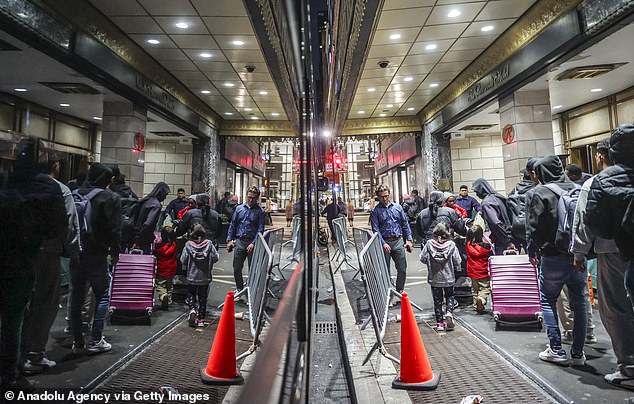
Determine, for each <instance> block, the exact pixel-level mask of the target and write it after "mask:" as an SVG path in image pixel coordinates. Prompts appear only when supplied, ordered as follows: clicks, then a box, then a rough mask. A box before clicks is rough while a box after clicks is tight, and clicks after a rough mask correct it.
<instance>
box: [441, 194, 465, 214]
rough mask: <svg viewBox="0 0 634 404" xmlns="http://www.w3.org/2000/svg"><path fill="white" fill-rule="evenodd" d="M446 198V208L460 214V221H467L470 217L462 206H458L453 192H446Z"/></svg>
mask: <svg viewBox="0 0 634 404" xmlns="http://www.w3.org/2000/svg"><path fill="white" fill-rule="evenodd" d="M444 197H445V204H444V206H446V207H448V208H451V209H453V210H454V211H455V212H456V213H457V214H458V216H459V217H460V219H466V218H468V217H469V216H468V215H467V211H466V210H464V209H463V208H462V207H461V206H460V205H458V204H456V197H455V196H454V194H452V193H451V192H445V193H444Z"/></svg>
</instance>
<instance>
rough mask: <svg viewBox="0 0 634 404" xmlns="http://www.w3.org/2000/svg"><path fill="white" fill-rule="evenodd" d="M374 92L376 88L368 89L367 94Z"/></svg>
mask: <svg viewBox="0 0 634 404" xmlns="http://www.w3.org/2000/svg"><path fill="white" fill-rule="evenodd" d="M375 91H376V88H374V87H370V88H368V92H369V93H373V92H375Z"/></svg>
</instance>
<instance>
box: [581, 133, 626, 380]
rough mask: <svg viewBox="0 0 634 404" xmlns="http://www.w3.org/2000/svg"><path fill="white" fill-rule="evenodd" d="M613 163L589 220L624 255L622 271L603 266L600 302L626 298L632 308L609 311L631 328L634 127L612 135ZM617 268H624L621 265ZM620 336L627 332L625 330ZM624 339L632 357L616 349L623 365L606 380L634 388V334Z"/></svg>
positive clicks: (595, 187) (599, 178)
mask: <svg viewBox="0 0 634 404" xmlns="http://www.w3.org/2000/svg"><path fill="white" fill-rule="evenodd" d="M609 159H610V160H611V162H612V165H611V166H610V167H607V168H606V169H604V170H603V171H601V172H600V173H599V174H597V175H596V177H595V178H594V181H593V182H592V184H591V186H590V191H589V192H588V202H587V205H586V215H585V218H586V222H587V224H588V226H589V227H590V229H591V230H592V232H593V233H594V234H596V235H597V236H599V237H602V238H605V239H608V240H614V242H615V244H616V247H617V249H618V251H619V253H620V254H621V255H620V257H619V258H620V259H621V261H623V267H622V268H620V269H619V270H618V271H617V270H614V269H613V270H612V271H607V270H605V271H602V269H603V268H602V266H601V265H600V266H599V274H600V277H601V280H600V281H599V282H600V283H601V284H602V285H605V284H606V283H607V282H610V286H609V287H608V288H607V290H606V291H604V292H603V293H601V295H600V297H599V299H602V297H601V296H602V295H604V294H605V296H604V297H605V298H609V299H615V301H618V300H622V299H623V298H624V297H625V298H629V307H628V304H627V303H626V304H625V305H623V303H620V304H611V305H610V307H609V310H610V312H612V313H614V315H619V316H629V324H630V325H631V324H632V322H631V319H632V310H633V309H634V248H633V246H634V125H631V124H628V125H621V126H619V127H618V128H615V129H614V130H613V131H612V135H611V136H610V143H609ZM617 266H619V267H620V266H621V265H618V264H617ZM616 299H618V300H616ZM600 304H601V303H600ZM615 312H618V313H615ZM602 314H603V312H602ZM602 318H603V317H602ZM611 318H612V316H610V323H612V321H613V320H611ZM622 321H628V320H622ZM611 326H612V327H614V328H621V327H622V323H621V322H620V321H619V322H616V321H615V322H614V323H612V324H611ZM612 327H610V326H608V325H606V328H607V329H608V332H609V333H610V337H611V338H613V337H612V335H613V334H612V333H611V332H610V331H609V330H610V328H612ZM620 332H627V331H625V327H623V330H622V331H620ZM626 335H627V336H626ZM622 336H623V337H624V338H626V339H625V340H623V341H624V342H625V341H627V342H626V344H628V347H629V353H630V354H629V355H627V352H628V349H626V350H621V352H620V353H617V352H616V351H617V350H616V348H615V353H616V355H617V360H618V362H619V363H618V366H617V370H616V372H614V373H611V374H608V375H606V376H605V380H606V381H607V382H608V383H611V384H616V385H623V386H632V385H634V357H633V356H632V354H631V348H632V337H631V333H630V334H622ZM613 343H614V340H613Z"/></svg>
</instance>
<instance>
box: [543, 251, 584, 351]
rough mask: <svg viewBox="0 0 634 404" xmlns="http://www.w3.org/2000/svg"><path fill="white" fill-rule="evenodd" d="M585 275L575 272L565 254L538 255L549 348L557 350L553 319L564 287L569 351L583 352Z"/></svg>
mask: <svg viewBox="0 0 634 404" xmlns="http://www.w3.org/2000/svg"><path fill="white" fill-rule="evenodd" d="M587 281H588V279H587V275H586V273H581V272H577V271H576V270H575V268H574V266H573V258H572V256H569V255H557V256H550V257H546V256H542V257H541V259H540V264H539V289H540V297H541V303H542V311H543V314H544V323H545V324H546V333H547V334H548V339H549V341H550V347H551V348H552V349H553V350H554V349H560V348H561V331H560V330H559V320H558V318H557V298H558V297H559V294H560V293H561V289H562V288H563V286H564V285H566V286H568V293H569V297H570V309H571V310H572V313H573V319H574V322H573V328H572V350H573V351H574V352H577V353H578V352H581V351H583V344H584V342H585V338H586V326H587V313H586V299H585V297H584V294H583V290H584V288H585V287H586V284H587Z"/></svg>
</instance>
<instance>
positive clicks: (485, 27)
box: [480, 25, 494, 32]
mask: <svg viewBox="0 0 634 404" xmlns="http://www.w3.org/2000/svg"><path fill="white" fill-rule="evenodd" d="M493 28H494V27H493V25H485V26H484V27H482V28H480V31H482V32H489V31H493Z"/></svg>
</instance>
